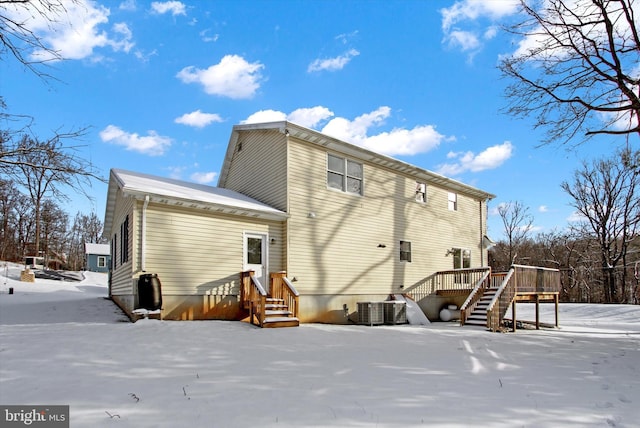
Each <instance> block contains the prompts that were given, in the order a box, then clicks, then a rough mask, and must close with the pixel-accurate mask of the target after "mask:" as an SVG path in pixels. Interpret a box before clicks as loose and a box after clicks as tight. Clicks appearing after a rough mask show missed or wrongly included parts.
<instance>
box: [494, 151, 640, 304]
mask: <svg viewBox="0 0 640 428" xmlns="http://www.w3.org/2000/svg"><path fill="white" fill-rule="evenodd" d="M561 187H562V189H563V190H564V191H565V192H566V193H567V194H568V195H569V196H570V197H571V205H572V206H573V208H574V209H575V213H576V217H577V218H576V219H575V221H573V222H571V223H569V226H568V227H567V228H566V229H565V230H564V231H562V232H559V231H552V232H547V233H541V234H538V235H537V236H535V237H532V235H533V224H534V219H533V216H532V215H531V214H530V213H529V210H528V207H525V206H524V205H523V204H522V203H520V202H517V201H516V202H509V203H506V204H502V205H501V206H499V207H498V209H497V212H498V215H499V216H500V217H501V219H502V222H503V225H504V232H505V233H504V236H505V237H506V238H505V239H504V240H503V241H501V242H498V244H497V245H495V247H494V248H492V249H491V251H490V255H489V259H490V265H491V267H492V268H493V269H494V270H497V271H506V270H508V268H509V266H511V264H523V265H531V266H543V267H551V268H556V269H560V270H561V271H562V273H563V275H562V294H561V297H562V299H563V301H572V302H598V303H602V302H605V303H633V304H640V287H639V283H640V281H639V280H640V151H635V152H633V151H631V150H622V151H619V152H617V153H615V154H614V155H612V156H611V157H610V158H604V159H599V160H595V161H593V162H591V163H587V162H584V163H583V164H582V167H581V168H580V169H578V170H576V171H575V172H574V175H573V179H572V180H571V181H567V182H563V183H562V184H561Z"/></svg>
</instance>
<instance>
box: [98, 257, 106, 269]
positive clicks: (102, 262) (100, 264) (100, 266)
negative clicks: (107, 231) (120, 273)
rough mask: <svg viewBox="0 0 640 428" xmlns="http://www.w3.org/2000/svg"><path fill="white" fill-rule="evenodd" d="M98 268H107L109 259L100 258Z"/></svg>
mask: <svg viewBox="0 0 640 428" xmlns="http://www.w3.org/2000/svg"><path fill="white" fill-rule="evenodd" d="M98 267H99V268H104V267H107V258H106V257H105V256H98Z"/></svg>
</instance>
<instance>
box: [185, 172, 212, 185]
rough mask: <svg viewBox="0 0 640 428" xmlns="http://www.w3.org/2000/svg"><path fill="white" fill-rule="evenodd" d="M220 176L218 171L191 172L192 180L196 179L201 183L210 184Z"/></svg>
mask: <svg viewBox="0 0 640 428" xmlns="http://www.w3.org/2000/svg"><path fill="white" fill-rule="evenodd" d="M217 176H218V173H217V172H194V173H193V174H191V176H190V178H191V181H195V182H196V183H200V184H209V183H212V182H213V180H215V179H216V177H217Z"/></svg>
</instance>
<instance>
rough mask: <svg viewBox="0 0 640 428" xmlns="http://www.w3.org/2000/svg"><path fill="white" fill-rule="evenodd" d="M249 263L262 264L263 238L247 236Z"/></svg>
mask: <svg viewBox="0 0 640 428" xmlns="http://www.w3.org/2000/svg"><path fill="white" fill-rule="evenodd" d="M247 263H248V264H250V265H261V264H262V238H247Z"/></svg>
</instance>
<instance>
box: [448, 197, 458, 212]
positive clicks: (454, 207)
mask: <svg viewBox="0 0 640 428" xmlns="http://www.w3.org/2000/svg"><path fill="white" fill-rule="evenodd" d="M448 201H449V205H448V206H449V210H450V211H458V194H457V193H453V192H449V196H448Z"/></svg>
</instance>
